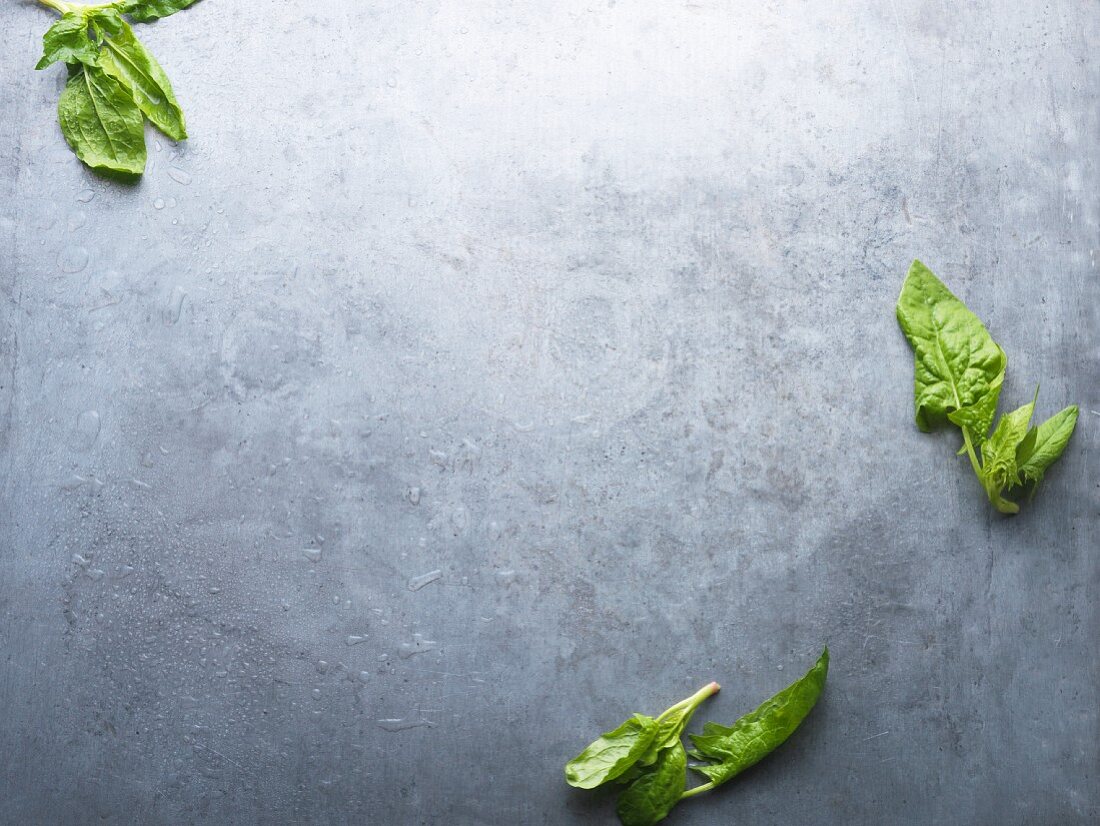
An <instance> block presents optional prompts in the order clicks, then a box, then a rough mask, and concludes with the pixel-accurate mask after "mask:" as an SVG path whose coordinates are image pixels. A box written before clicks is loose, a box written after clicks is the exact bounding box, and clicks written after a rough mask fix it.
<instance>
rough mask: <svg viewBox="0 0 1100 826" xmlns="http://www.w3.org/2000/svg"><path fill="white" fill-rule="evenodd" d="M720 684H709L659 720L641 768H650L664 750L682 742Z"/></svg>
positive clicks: (667, 711) (667, 710) (669, 709)
mask: <svg viewBox="0 0 1100 826" xmlns="http://www.w3.org/2000/svg"><path fill="white" fill-rule="evenodd" d="M719 688H720V686H719V685H718V683H713V682H712V683H708V684H707V685H705V686H703V687H702V688H701V689H699V690H698V691H697V692H695V693H694V694H692V695H691V696H690V697H688V698H687V699H685V700H681V701H680V702H678V703H677V704H676V705H674V706H671V707H670V708H668V709H666V710H665V711H664V712H662V713H661V716H660V717H658V718H657V735H656V736H655V737H654V738H653V742H652V743H651V744H650V746H649V750H648V751H647V752H646V753H645V754H644V755H642V757H641V758H639V760H638V765H639V766H649V765H651V764H652V763H653V762H654V761H655V760H656V759H657V756H658V754H659V753H660V752H661V750H662V749H667V748H668V747H669V746H671V745H672V744H673V743H678V742H680V737H681V736H682V735H683V733H684V729H685V728H686V727H687V724H688V723H689V722H691V716H692V715H693V714H694V713H695V709H697V708H698V707H699V704H700V703H702V702H703V701H704V700H705V699H707V698H708V697H711V696H713V695H714V694H717V693H718V690H719Z"/></svg>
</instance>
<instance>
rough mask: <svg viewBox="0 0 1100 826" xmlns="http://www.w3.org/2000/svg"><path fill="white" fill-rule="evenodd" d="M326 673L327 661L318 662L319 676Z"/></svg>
mask: <svg viewBox="0 0 1100 826" xmlns="http://www.w3.org/2000/svg"><path fill="white" fill-rule="evenodd" d="M326 671H328V662H326V661H325V660H318V661H317V673H318V674H324V673H325V672H326Z"/></svg>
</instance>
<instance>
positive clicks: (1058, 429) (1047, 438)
mask: <svg viewBox="0 0 1100 826" xmlns="http://www.w3.org/2000/svg"><path fill="white" fill-rule="evenodd" d="M1076 425H1077V405H1070V406H1069V407H1067V408H1065V409H1064V410H1062V411H1060V412H1058V413H1055V414H1054V415H1053V416H1051V417H1050V418H1049V419H1047V420H1046V421H1045V422H1043V423H1042V424H1041V425H1039V427H1038V428H1037V429H1036V431H1035V439H1034V441H1032V442H1031V444H1030V445H1028V444H1026V440H1025V442H1024V443H1021V445H1020V448H1021V449H1020V451H1019V452H1018V453H1017V455H1016V462H1017V469H1018V472H1019V474H1020V478H1021V479H1022V480H1023V481H1026V482H1033V483H1035V484H1038V483H1039V482H1041V481H1042V479H1043V474H1044V473H1046V471H1047V468H1049V467H1050V466H1051V465H1052V464H1054V463H1055V462H1056V461H1057V460H1058V457H1059V456H1061V455H1062V451H1063V450H1065V449H1066V445H1067V444H1068V443H1069V437H1070V436H1072V435H1073V428H1074V427H1075V426H1076Z"/></svg>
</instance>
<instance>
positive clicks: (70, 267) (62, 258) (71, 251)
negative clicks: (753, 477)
mask: <svg viewBox="0 0 1100 826" xmlns="http://www.w3.org/2000/svg"><path fill="white" fill-rule="evenodd" d="M57 266H58V268H59V269H60V270H61V272H67V273H70V274H72V273H77V272H80V271H81V270H82V269H84V268H85V267H86V266H88V251H87V250H86V249H84V247H65V249H63V250H61V252H59V253H58V255H57Z"/></svg>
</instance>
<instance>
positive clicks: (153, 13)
mask: <svg viewBox="0 0 1100 826" xmlns="http://www.w3.org/2000/svg"><path fill="white" fill-rule="evenodd" d="M197 2H198V0H128V2H125V3H123V5H122V13H123V14H127V15H129V16H130V17H132V18H133V19H134V20H136V21H138V22H139V23H149V22H151V21H153V20H159V19H160V18H161V17H167V16H168V15H170V14H175V13H176V12H178V11H183V10H184V9H186V8H187V7H188V6H190V5H193V4H195V3H197Z"/></svg>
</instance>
